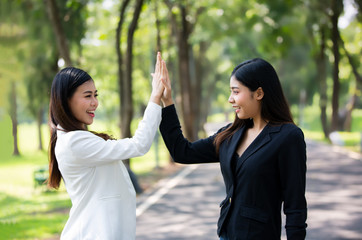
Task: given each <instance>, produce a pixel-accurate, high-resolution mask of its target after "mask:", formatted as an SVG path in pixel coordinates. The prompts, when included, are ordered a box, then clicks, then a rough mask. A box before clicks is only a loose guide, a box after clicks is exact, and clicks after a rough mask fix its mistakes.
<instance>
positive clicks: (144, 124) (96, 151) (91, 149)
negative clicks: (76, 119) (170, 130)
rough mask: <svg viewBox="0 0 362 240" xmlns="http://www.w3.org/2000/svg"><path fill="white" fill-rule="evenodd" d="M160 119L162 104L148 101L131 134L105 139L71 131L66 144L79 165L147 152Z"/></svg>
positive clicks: (93, 163) (124, 157) (119, 158)
mask: <svg viewBox="0 0 362 240" xmlns="http://www.w3.org/2000/svg"><path fill="white" fill-rule="evenodd" d="M160 122H161V106H159V105H157V104H156V103H153V102H149V103H148V105H147V108H146V110H145V112H144V116H143V119H142V120H141V121H140V123H139V124H138V128H137V130H136V132H135V134H134V136H133V137H132V138H124V139H119V140H107V141H105V140H104V139H102V138H100V137H98V136H96V135H94V134H93V133H91V132H88V131H74V132H70V133H69V134H72V135H71V136H69V142H68V144H69V147H70V149H71V151H72V154H73V156H74V157H75V159H76V160H75V161H76V162H77V163H78V164H81V165H89V166H95V165H101V164H105V163H107V162H112V161H118V160H124V159H128V158H132V157H138V156H142V155H144V154H146V153H147V152H148V151H149V149H150V148H151V145H152V142H153V139H154V137H155V134H156V131H157V129H158V126H159V124H160Z"/></svg>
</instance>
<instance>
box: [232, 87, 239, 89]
mask: <svg viewBox="0 0 362 240" xmlns="http://www.w3.org/2000/svg"><path fill="white" fill-rule="evenodd" d="M230 89H239V88H238V87H230Z"/></svg>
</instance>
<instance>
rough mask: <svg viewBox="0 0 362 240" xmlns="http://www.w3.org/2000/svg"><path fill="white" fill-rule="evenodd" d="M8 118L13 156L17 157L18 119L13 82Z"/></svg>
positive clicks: (13, 83)
mask: <svg viewBox="0 0 362 240" xmlns="http://www.w3.org/2000/svg"><path fill="white" fill-rule="evenodd" d="M10 118H11V123H12V125H13V140H14V141H13V146H14V152H13V155H14V156H19V155H20V152H19V148H18V117H17V103H16V86H15V82H12V83H11V93H10Z"/></svg>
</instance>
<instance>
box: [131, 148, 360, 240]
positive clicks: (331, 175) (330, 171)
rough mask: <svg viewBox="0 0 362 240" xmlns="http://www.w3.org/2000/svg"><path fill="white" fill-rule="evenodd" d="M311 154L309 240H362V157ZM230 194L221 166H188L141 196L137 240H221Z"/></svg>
mask: <svg viewBox="0 0 362 240" xmlns="http://www.w3.org/2000/svg"><path fill="white" fill-rule="evenodd" d="M307 152H308V163H307V165H308V173H307V192H306V197H307V201H308V220H307V222H308V229H307V239H309V240H337V239H338V240H342V239H343V240H344V239H346V240H349V239H360V240H362V155H361V154H356V153H350V152H347V151H345V150H343V149H341V148H337V147H331V146H328V145H324V144H317V143H314V142H308V146H307ZM224 195H225V191H224V185H223V180H222V176H221V174H220V169H219V165H218V164H203V165H189V166H185V167H184V168H183V169H182V170H181V171H180V172H179V173H178V175H176V176H174V177H173V178H169V179H165V180H163V181H162V182H160V183H159V185H158V187H157V188H156V189H155V190H154V192H151V193H148V194H144V195H142V196H141V197H139V198H138V208H137V215H138V217H137V236H136V239H137V240H151V239H152V240H186V239H188V240H189V239H197V240H213V239H215V240H216V239H218V238H217V235H216V222H217V219H218V215H219V207H218V206H219V202H220V201H222V199H223V198H224ZM282 239H286V238H285V233H284V232H283V237H282Z"/></svg>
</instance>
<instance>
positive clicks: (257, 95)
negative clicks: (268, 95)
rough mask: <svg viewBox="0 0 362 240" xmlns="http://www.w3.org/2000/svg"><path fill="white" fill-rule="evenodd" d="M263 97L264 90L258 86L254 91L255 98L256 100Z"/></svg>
mask: <svg viewBox="0 0 362 240" xmlns="http://www.w3.org/2000/svg"><path fill="white" fill-rule="evenodd" d="M263 97H264V91H263V89H262V88H261V87H258V89H256V91H255V98H256V100H262V99H263Z"/></svg>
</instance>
